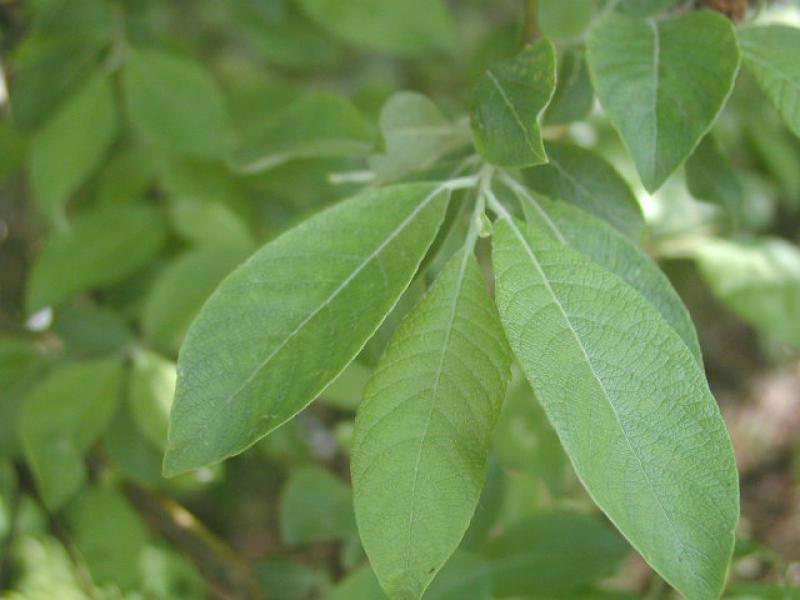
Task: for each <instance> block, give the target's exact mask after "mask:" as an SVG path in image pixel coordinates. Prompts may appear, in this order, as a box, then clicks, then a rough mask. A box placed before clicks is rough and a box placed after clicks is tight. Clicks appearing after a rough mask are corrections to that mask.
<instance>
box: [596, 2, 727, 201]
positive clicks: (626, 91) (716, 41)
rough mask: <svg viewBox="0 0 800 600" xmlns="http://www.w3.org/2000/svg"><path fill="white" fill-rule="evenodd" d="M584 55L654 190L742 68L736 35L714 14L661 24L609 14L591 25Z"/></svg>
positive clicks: (704, 128)
mask: <svg viewBox="0 0 800 600" xmlns="http://www.w3.org/2000/svg"><path fill="white" fill-rule="evenodd" d="M586 56H587V61H588V63H589V71H590V72H591V74H592V81H593V82H594V89H595V92H596V94H597V97H598V98H599V100H600V103H601V104H602V105H603V108H604V109H605V112H606V114H607V115H608V118H609V120H610V121H611V123H612V124H613V125H614V127H615V128H616V130H617V131H618V132H619V133H620V136H621V137H622V140H623V141H624V143H625V145H626V146H627V148H628V151H629V153H630V155H631V158H632V159H633V162H634V163H635V165H636V169H637V171H638V172H639V175H640V177H641V178H642V182H643V183H644V187H645V188H647V189H648V190H649V191H651V192H652V191H654V190H656V189H658V188H659V187H661V185H662V184H663V183H664V181H665V180H666V179H667V177H669V175H671V174H672V172H673V171H675V169H677V168H678V167H679V166H680V165H681V163H683V162H684V161H685V160H686V159H687V158H688V157H689V155H690V154H691V153H692V150H694V148H695V147H696V146H697V144H698V143H699V142H700V139H701V138H702V137H703V136H704V135H705V134H706V133H707V132H708V130H709V128H710V127H711V125H712V124H713V123H714V121H715V120H716V118H717V116H718V115H719V112H720V111H721V110H722V107H723V106H724V105H725V101H726V100H727V98H728V95H729V94H730V93H731V90H732V89H733V84H734V81H735V79H736V73H737V72H738V69H739V48H738V45H737V42H736V33H735V32H734V30H733V27H732V26H731V23H730V21H729V20H728V19H726V18H725V17H723V16H722V15H720V14H719V13H715V12H711V11H690V12H687V13H686V14H684V15H681V16H679V17H675V18H671V19H664V20H658V21H656V20H654V19H638V18H633V17H629V16H624V15H620V14H612V15H609V16H607V17H605V18H604V19H603V20H602V21H601V22H600V23H598V24H597V25H595V26H594V27H593V28H592V29H591V33H590V35H589V41H588V45H587V55H586ZM709 65H713V68H709Z"/></svg>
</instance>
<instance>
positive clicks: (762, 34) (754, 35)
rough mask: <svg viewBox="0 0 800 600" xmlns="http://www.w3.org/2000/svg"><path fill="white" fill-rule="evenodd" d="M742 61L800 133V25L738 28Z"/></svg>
mask: <svg viewBox="0 0 800 600" xmlns="http://www.w3.org/2000/svg"><path fill="white" fill-rule="evenodd" d="M739 44H740V45H741V48H742V61H743V62H744V64H745V66H746V67H747V69H748V70H749V71H750V72H751V73H753V75H754V76H755V78H756V81H758V84H759V85H760V86H761V89H763V90H764V93H765V94H766V95H767V97H769V99H770V101H771V102H772V104H773V105H774V106H775V108H776V109H777V110H778V112H779V113H780V115H781V117H783V121H784V122H785V123H786V125H787V127H789V129H791V130H792V132H794V134H795V135H796V136H798V137H800V64H798V61H797V60H796V59H795V57H797V55H798V54H800V29H798V28H797V27H790V26H788V25H768V26H766V27H747V28H744V29H742V30H741V31H739Z"/></svg>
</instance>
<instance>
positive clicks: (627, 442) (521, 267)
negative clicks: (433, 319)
mask: <svg viewBox="0 0 800 600" xmlns="http://www.w3.org/2000/svg"><path fill="white" fill-rule="evenodd" d="M523 228H524V231H523ZM494 261H495V273H496V278H497V302H498V308H499V310H500V315H501V319H502V321H503V325H504V327H505V329H506V333H507V336H508V338H509V342H510V344H511V347H512V349H513V350H514V352H515V354H516V356H517V358H518V359H519V361H520V363H521V365H522V368H523V371H524V372H525V373H526V375H527V377H528V379H529V380H530V382H531V385H532V387H533V388H534V391H535V393H536V396H537V398H538V399H539V401H540V402H541V403H542V404H543V406H544V408H545V410H546V412H547V414H548V417H549V418H550V420H551V422H552V423H553V425H554V426H555V428H556V430H557V432H558V434H559V437H560V438H561V441H562V443H563V445H564V447H565V449H566V450H567V454H568V455H569V456H570V459H571V460H572V462H573V465H574V467H575V471H576V473H577V474H578V476H579V477H580V479H581V481H582V482H583V483H584V485H585V486H586V488H587V490H588V491H589V493H590V494H591V496H592V497H593V499H594V500H595V501H596V502H597V504H598V505H599V506H600V507H601V508H602V509H603V510H604V511H605V512H606V514H607V515H608V516H609V518H610V519H611V520H612V521H613V522H614V524H615V525H616V526H617V527H618V529H619V530H620V531H621V532H622V533H623V534H624V535H625V536H626V537H627V538H628V539H629V541H630V542H631V543H632V544H633V545H634V547H635V548H636V549H637V550H638V551H639V552H640V553H641V554H642V555H643V556H644V558H645V559H646V560H647V561H648V562H649V563H650V564H651V565H652V566H653V567H654V568H655V569H656V570H657V571H658V572H659V573H660V574H661V575H662V576H663V577H664V578H665V579H666V580H667V581H668V582H670V583H671V584H672V585H673V586H675V587H676V588H677V589H678V590H679V591H680V592H681V593H683V594H684V595H685V596H686V597H687V598H689V599H690V600H711V599H715V598H718V597H719V594H720V592H721V589H722V587H723V585H724V581H725V576H726V573H727V568H728V564H729V562H730V558H731V553H732V550H733V542H734V535H733V531H734V529H735V526H736V522H737V520H738V490H737V486H738V481H737V472H736V465H735V463H734V460H733V453H732V449H731V445H730V440H729V438H728V436H727V432H726V431H725V426H724V423H723V421H722V419H721V416H720V414H719V409H718V408H717V406H716V402H715V401H714V398H713V397H712V396H711V394H710V392H709V391H708V387H707V384H706V382H705V378H704V375H703V372H702V370H701V369H700V368H699V366H698V364H697V361H696V360H695V359H694V357H692V355H691V353H690V352H689V350H688V349H687V347H686V345H685V344H684V343H683V341H682V340H681V339H680V338H679V336H678V335H677V333H675V331H674V330H673V329H672V328H671V327H669V326H668V325H667V324H666V322H665V321H664V320H663V319H662V318H661V316H660V315H659V314H658V312H657V311H656V310H655V309H654V308H653V307H652V306H651V305H650V304H649V303H648V302H646V301H645V300H644V298H642V296H641V295H640V294H639V293H638V292H636V291H635V290H633V289H632V288H631V287H630V286H628V285H627V284H626V283H624V282H623V281H622V280H621V279H619V278H618V277H616V276H615V275H612V274H611V273H610V272H608V271H605V270H604V269H602V268H601V267H599V266H598V265H595V264H593V263H591V262H590V261H589V260H588V259H586V258H584V257H582V256H581V255H580V254H577V253H576V252H574V251H572V250H570V249H569V248H567V247H565V246H563V245H559V244H558V243H557V242H555V241H552V240H551V239H549V237H548V236H547V235H546V234H544V233H540V232H538V231H537V230H535V229H532V228H530V227H529V226H522V225H519V224H517V223H515V222H514V221H512V220H511V218H510V217H504V218H501V220H500V222H499V223H498V225H497V227H496V229H495V250H494Z"/></svg>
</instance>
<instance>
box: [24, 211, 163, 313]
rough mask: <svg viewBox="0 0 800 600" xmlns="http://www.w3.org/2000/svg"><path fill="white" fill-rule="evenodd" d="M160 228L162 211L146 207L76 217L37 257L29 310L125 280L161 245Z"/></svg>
mask: <svg viewBox="0 0 800 600" xmlns="http://www.w3.org/2000/svg"><path fill="white" fill-rule="evenodd" d="M165 233H166V231H165V227H164V221H163V218H162V216H161V214H160V213H159V212H158V211H157V210H155V209H153V208H149V207H147V206H140V205H133V204H122V205H117V206H108V207H101V208H99V209H95V210H93V211H92V212H89V213H84V214H82V215H80V216H78V217H76V218H75V219H74V220H73V221H72V222H71V223H70V226H69V229H68V230H67V231H65V232H59V233H55V234H53V235H51V237H50V238H49V239H48V240H47V243H46V244H45V246H44V248H43V249H42V251H41V253H40V254H39V256H37V257H36V260H35V262H34V265H33V270H32V272H31V275H30V278H29V280H28V290H27V308H28V311H29V312H34V311H36V310H38V309H40V308H42V307H45V306H49V305H52V304H58V303H59V302H61V301H62V300H64V299H66V298H68V297H70V296H71V295H73V294H76V293H79V292H84V291H87V290H91V289H94V288H97V287H103V286H107V285H109V284H112V283H116V282H118V281H120V280H122V279H124V278H125V277H126V276H128V275H130V274H131V273H133V272H134V271H136V270H137V269H138V268H140V267H142V266H143V265H145V264H146V263H147V262H148V261H150V259H151V258H152V257H153V256H154V255H155V254H156V253H157V252H158V251H159V250H160V248H161V245H162V243H163V241H164V237H165Z"/></svg>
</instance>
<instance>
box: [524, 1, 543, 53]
mask: <svg viewBox="0 0 800 600" xmlns="http://www.w3.org/2000/svg"><path fill="white" fill-rule="evenodd" d="M524 2H525V29H524V30H523V32H522V45H523V46H524V45H525V44H527V43H529V42H532V41H533V40H535V39H536V37H537V36H538V35H539V0H524Z"/></svg>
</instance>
